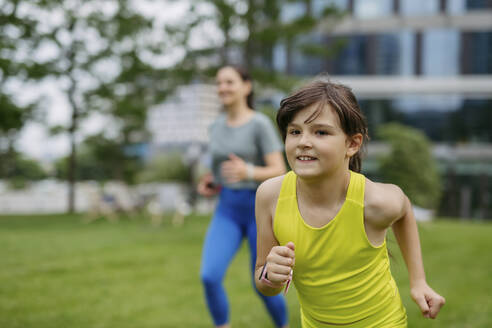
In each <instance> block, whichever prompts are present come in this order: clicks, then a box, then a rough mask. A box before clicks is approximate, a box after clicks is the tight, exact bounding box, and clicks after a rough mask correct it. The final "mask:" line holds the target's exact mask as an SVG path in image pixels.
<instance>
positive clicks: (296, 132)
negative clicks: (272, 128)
mask: <svg viewBox="0 0 492 328" xmlns="http://www.w3.org/2000/svg"><path fill="white" fill-rule="evenodd" d="M318 106H319V104H317V103H315V104H313V105H311V106H309V107H306V108H305V109H303V110H301V111H299V112H298V113H297V114H296V115H295V116H294V118H293V119H292V122H290V124H289V125H288V126H287V134H286V138H285V152H286V154H287V160H288V162H289V165H290V167H291V168H292V170H293V171H294V172H295V173H296V174H297V175H298V176H300V177H303V178H313V177H320V176H323V175H326V174H331V173H334V172H336V171H338V170H344V169H348V165H349V160H350V157H351V156H353V155H354V154H355V153H357V151H358V150H359V148H360V145H361V142H362V139H361V138H360V142H358V141H357V140H358V139H359V138H358V137H357V135H356V137H355V138H354V137H352V138H349V137H348V136H347V135H346V134H345V132H344V131H343V130H342V128H341V127H340V120H339V118H338V115H337V114H336V113H335V111H334V110H333V109H332V107H331V106H330V105H326V106H325V107H324V108H323V109H322V110H321V112H320V113H319V115H318V117H316V119H314V120H313V121H312V122H309V123H305V122H306V120H307V119H308V118H309V117H311V115H312V114H313V113H314V112H315V111H316V109H317V108H318ZM360 137H361V136H360Z"/></svg>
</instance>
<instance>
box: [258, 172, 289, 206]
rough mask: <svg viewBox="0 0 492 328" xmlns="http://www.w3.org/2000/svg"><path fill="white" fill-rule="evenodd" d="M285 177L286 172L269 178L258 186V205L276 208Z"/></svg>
mask: <svg viewBox="0 0 492 328" xmlns="http://www.w3.org/2000/svg"><path fill="white" fill-rule="evenodd" d="M284 177H285V174H284V175H280V176H278V177H274V178H270V179H267V180H265V181H263V182H262V183H261V184H260V185H259V186H258V189H257V190H256V202H257V204H258V205H261V206H266V207H268V208H270V209H273V210H274V209H275V206H276V204H277V200H278V197H279V195H280V190H281V189H282V182H283V181H284ZM272 213H273V211H272Z"/></svg>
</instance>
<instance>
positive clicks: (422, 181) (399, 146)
mask: <svg viewBox="0 0 492 328" xmlns="http://www.w3.org/2000/svg"><path fill="white" fill-rule="evenodd" d="M377 134H378V137H379V138H381V139H382V140H383V141H386V142H388V143H389V144H390V146H391V151H390V153H389V154H388V155H386V156H383V157H382V158H380V159H379V161H380V173H381V175H382V177H383V180H384V181H386V182H388V183H394V184H396V185H398V186H400V187H401V188H402V189H403V191H404V192H405V193H406V194H407V195H408V197H409V198H410V199H411V201H412V202H413V203H414V204H416V205H418V206H421V207H424V208H429V209H436V208H437V206H438V205H439V201H440V197H441V190H442V187H441V179H440V176H439V173H438V171H437V163H436V161H435V159H434V157H433V156H432V152H431V145H430V142H429V140H428V139H427V137H426V136H425V135H424V134H423V133H422V132H421V131H419V130H417V129H414V128H411V127H408V126H404V125H401V124H398V123H389V124H385V125H382V126H381V127H379V129H378V131H377Z"/></svg>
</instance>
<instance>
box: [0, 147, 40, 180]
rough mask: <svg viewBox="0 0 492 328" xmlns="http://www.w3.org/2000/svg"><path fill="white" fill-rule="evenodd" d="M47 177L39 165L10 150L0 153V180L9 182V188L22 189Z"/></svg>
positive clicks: (33, 160)
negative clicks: (31, 182)
mask: <svg viewBox="0 0 492 328" xmlns="http://www.w3.org/2000/svg"><path fill="white" fill-rule="evenodd" d="M47 176H48V175H47V173H46V171H45V170H44V169H43V167H42V166H41V164H40V163H39V162H38V161H36V160H35V159H32V158H27V157H25V156H24V155H22V154H20V153H19V152H16V151H14V150H13V149H11V150H10V151H8V152H6V153H0V179H3V180H6V181H8V182H9V185H10V187H12V188H15V189H22V188H24V187H26V186H27V185H28V184H29V182H30V181H36V180H42V179H44V178H46V177H47Z"/></svg>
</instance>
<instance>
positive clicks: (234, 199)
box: [198, 66, 287, 327]
mask: <svg viewBox="0 0 492 328" xmlns="http://www.w3.org/2000/svg"><path fill="white" fill-rule="evenodd" d="M217 90H218V95H219V98H220V100H221V102H222V104H223V105H224V109H225V111H224V113H223V114H221V115H219V117H218V118H217V120H216V121H215V122H214V123H213V124H212V126H211V127H210V131H209V132H210V145H209V151H210V154H211V157H212V174H207V175H205V176H204V177H203V178H202V179H201V181H200V183H199V184H198V192H199V193H200V194H202V195H204V196H212V195H215V194H217V193H219V201H218V205H217V208H216V210H215V214H214V216H213V218H212V221H211V223H210V226H209V228H208V232H207V235H206V238H205V244H204V246H203V255H202V267H201V279H202V282H203V285H204V288H205V296H206V300H207V305H208V308H209V310H210V313H211V315H212V318H213V321H214V323H215V325H216V326H217V327H229V304H228V301H227V296H226V294H225V291H224V287H223V286H222V281H223V279H224V275H225V272H226V270H227V267H228V266H229V263H230V261H231V260H232V258H233V257H234V255H235V254H236V252H237V251H238V249H239V246H240V245H241V241H242V240H243V238H247V239H248V242H249V247H250V251H251V267H250V270H251V277H252V279H254V265H255V261H256V224H255V212H254V211H255V192H256V188H257V187H258V184H259V182H261V181H264V180H265V179H268V178H271V177H274V176H277V175H281V174H284V173H285V164H284V159H283V157H282V147H283V146H282V143H281V142H280V139H279V138H278V136H277V134H276V132H275V128H274V126H273V124H271V122H270V120H269V119H268V118H267V117H266V116H265V115H263V114H261V113H256V112H254V111H253V109H252V105H253V98H252V97H253V91H252V85H251V79H250V77H249V75H248V74H247V73H246V72H245V71H243V70H241V69H239V68H237V67H232V66H227V67H223V68H221V69H220V70H219V71H218V73H217ZM258 295H260V296H261V298H262V300H263V301H264V303H265V305H266V307H267V309H268V311H269V313H270V315H271V317H272V318H273V320H274V322H275V324H276V325H277V327H286V325H287V310H286V304H285V300H284V298H283V297H282V296H281V295H277V296H273V297H266V296H263V295H261V294H258Z"/></svg>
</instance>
